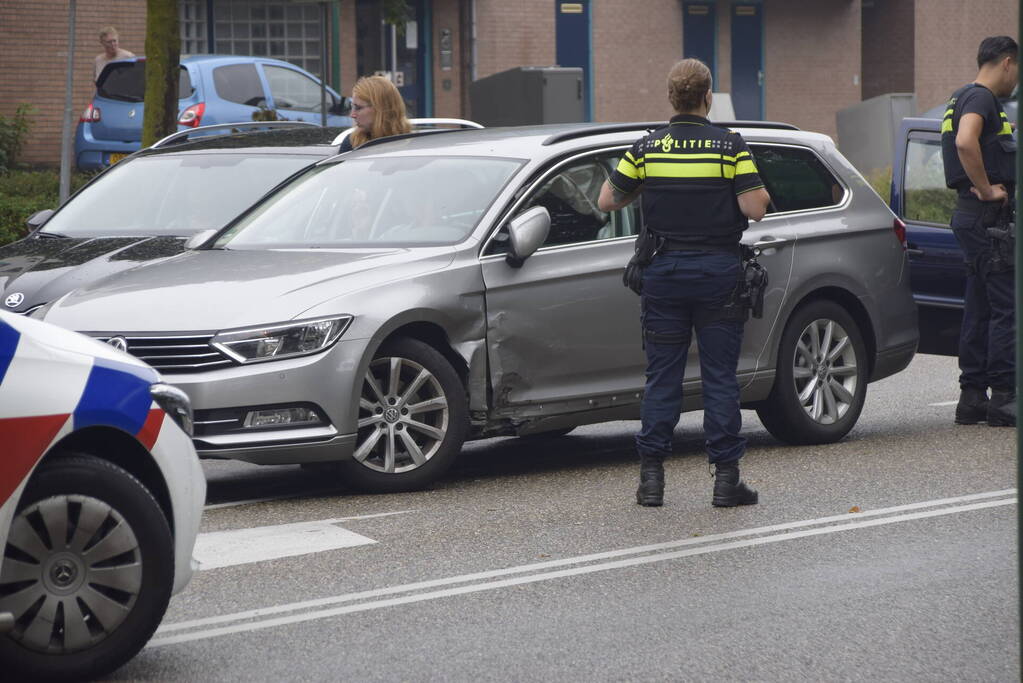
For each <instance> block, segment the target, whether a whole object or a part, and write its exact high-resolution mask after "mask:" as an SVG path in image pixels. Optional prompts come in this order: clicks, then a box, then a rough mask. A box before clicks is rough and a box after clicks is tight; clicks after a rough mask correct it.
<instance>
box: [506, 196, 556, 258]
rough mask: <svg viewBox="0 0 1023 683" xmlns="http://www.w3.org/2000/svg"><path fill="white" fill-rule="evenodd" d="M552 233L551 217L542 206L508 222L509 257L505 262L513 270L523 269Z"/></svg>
mask: <svg viewBox="0 0 1023 683" xmlns="http://www.w3.org/2000/svg"><path fill="white" fill-rule="evenodd" d="M550 231H551V215H550V213H548V212H547V209H546V208H544V207H542V206H534V207H533V208H532V209H529V210H528V211H524V212H523V213H520V214H519V215H518V216H516V217H515V218H513V219H511V220H510V221H509V222H508V255H507V256H505V257H504V260H505V261H506V262H507V263H508V265H509V266H511V267H512V268H521V267H522V264H523V263H525V262H526V259H527V258H529V257H530V256H532V255H533V253H534V252H535V251H536V250H537V249H539V248H540V247H541V245H543V243H544V241H546V239H547V233H549V232H550Z"/></svg>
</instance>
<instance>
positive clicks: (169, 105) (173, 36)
mask: <svg viewBox="0 0 1023 683" xmlns="http://www.w3.org/2000/svg"><path fill="white" fill-rule="evenodd" d="M180 64H181V34H180V29H179V27H178V0H146V98H145V118H144V119H143V120H142V146H143V147H148V146H149V145H151V144H153V143H154V142H156V141H157V140H159V139H160V138H162V137H164V136H167V135H170V134H171V133H173V132H175V131H177V129H178V126H177V119H178V72H179V71H180Z"/></svg>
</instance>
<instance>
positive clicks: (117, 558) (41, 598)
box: [0, 456, 174, 680]
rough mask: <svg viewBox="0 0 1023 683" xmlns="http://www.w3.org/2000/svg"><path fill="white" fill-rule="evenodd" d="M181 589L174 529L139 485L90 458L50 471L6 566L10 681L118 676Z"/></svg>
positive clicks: (1, 647) (3, 583)
mask: <svg viewBox="0 0 1023 683" xmlns="http://www.w3.org/2000/svg"><path fill="white" fill-rule="evenodd" d="M173 583H174V541H173V539H172V537H171V532H170V528H169V527H168V524H167V519H166V518H165V517H164V514H163V511H162V510H161V509H160V506H159V504H158V503H157V502H156V500H155V499H154V498H153V496H152V495H151V494H150V492H149V491H148V490H147V489H146V488H145V487H144V486H143V485H142V484H141V483H140V482H139V481H138V480H137V479H136V478H135V477H133V476H132V475H131V474H129V473H128V472H126V471H125V470H123V469H121V468H120V467H117V466H116V465H113V464H111V463H109V462H107V461H105V460H100V459H98V458H94V457H90V456H72V457H66V458H59V459H56V460H54V461H52V462H50V463H47V464H44V465H43V466H42V467H41V469H40V470H39V471H38V472H37V473H36V474H35V475H33V477H32V480H31V481H30V482H29V484H28V486H27V487H26V489H25V493H24V495H23V496H22V497H21V500H20V501H19V504H18V509H17V511H16V513H15V516H14V519H13V521H12V523H11V530H10V534H9V536H8V539H7V546H6V548H5V549H4V555H3V564H2V566H0V612H11V613H13V615H14V619H15V625H14V629H13V630H12V631H11V632H10V633H8V634H7V635H6V636H3V637H0V660H3V661H4V662H5V664H4V666H5V672H12V674H13V676H14V679H18V678H21V677H26V678H44V679H48V680H59V679H69V680H80V679H91V678H94V677H96V676H101V675H103V674H105V673H108V672H110V671H113V670H114V669H116V668H117V667H119V666H121V665H122V664H124V663H125V662H126V661H128V660H129V659H131V658H132V657H133V656H134V655H135V654H136V653H137V652H138V651H139V650H141V649H142V647H143V646H144V645H145V644H146V641H148V640H149V638H150V636H152V634H153V631H155V630H156V627H157V626H158V625H159V624H160V620H161V619H163V615H164V612H165V611H166V609H167V603H168V601H169V600H170V594H171V589H172V587H173ZM12 680H13V679H12Z"/></svg>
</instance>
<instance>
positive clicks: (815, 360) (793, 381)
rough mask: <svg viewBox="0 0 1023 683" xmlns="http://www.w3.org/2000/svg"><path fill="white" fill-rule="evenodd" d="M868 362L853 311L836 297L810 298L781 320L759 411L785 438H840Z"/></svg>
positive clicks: (856, 406) (860, 397)
mask: <svg viewBox="0 0 1023 683" xmlns="http://www.w3.org/2000/svg"><path fill="white" fill-rule="evenodd" d="M867 365H868V363H867V352H866V347H865V345H864V343H863V335H862V334H861V332H860V329H859V327H858V326H857V325H856V322H855V321H854V320H853V318H852V316H851V315H849V313H848V312H847V311H846V310H845V309H844V308H842V306H840V305H839V304H838V303H836V302H834V301H828V300H823V299H821V300H817V301H812V302H810V303H809V304H807V305H805V306H802V307H801V308H799V309H797V310H796V312H795V313H794V314H793V315H792V317H791V318H790V319H789V321H788V323H787V324H786V325H785V331H784V332H783V333H782V338H781V343H780V345H779V349H778V366H777V370H776V373H775V380H774V387H773V388H772V389H771V393H770V395H769V396H768V397H767V399H766V400H765V401H763V402H762V403H761V404H760V405H759V406H758V407H757V415H758V416H759V417H760V421H761V422H763V423H764V426H765V427H766V428H767V430H768V431H769V432H771V434H773V435H774V436H775V437H776V438H778V439H781V440H782V441H786V442H788V443H794V444H815V443H831V442H834V441H838V440H839V439H841V438H842V437H843V436H845V435H846V434H848V433H849V430H850V429H852V428H853V425H855V424H856V420H857V419H858V418H859V416H860V411H861V410H862V409H863V402H864V400H865V399H866V395H867V376H868V374H867V370H868V367H867Z"/></svg>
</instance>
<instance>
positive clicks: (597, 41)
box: [548, 0, 682, 121]
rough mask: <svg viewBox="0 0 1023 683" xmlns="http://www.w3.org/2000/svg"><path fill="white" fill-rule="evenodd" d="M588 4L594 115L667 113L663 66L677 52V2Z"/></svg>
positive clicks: (652, 117)
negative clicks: (590, 10)
mask: <svg viewBox="0 0 1023 683" xmlns="http://www.w3.org/2000/svg"><path fill="white" fill-rule="evenodd" d="M548 4H550V3H548ZM591 7H592V11H593V15H592V21H593V90H594V92H593V104H594V108H593V115H594V120H596V121H660V120H666V119H667V118H669V117H670V116H671V115H672V113H673V112H672V109H671V105H670V104H669V103H668V86H667V77H668V70H669V69H670V68H671V65H672V64H674V63H675V62H676V61H678V60H679V59H681V57H682V6H681V3H679V2H678V0H643V2H642V3H635V2H623V1H622V0H611V1H610V2H609V1H608V0H603V1H599V0H598V1H597V2H594V3H592V5H591ZM552 15H553V11H552Z"/></svg>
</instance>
